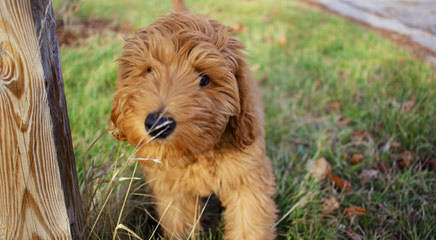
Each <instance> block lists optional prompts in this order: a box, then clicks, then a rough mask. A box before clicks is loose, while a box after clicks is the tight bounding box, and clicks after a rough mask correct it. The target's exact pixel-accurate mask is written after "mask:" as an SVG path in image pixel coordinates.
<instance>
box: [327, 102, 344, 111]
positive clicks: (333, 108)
mask: <svg viewBox="0 0 436 240" xmlns="http://www.w3.org/2000/svg"><path fill="white" fill-rule="evenodd" d="M340 110H341V103H340V102H338V101H334V102H332V103H330V104H329V105H327V107H326V111H327V112H330V113H331V112H332V113H338V112H339V111H340Z"/></svg>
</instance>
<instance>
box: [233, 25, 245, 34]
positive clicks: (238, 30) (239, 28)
mask: <svg viewBox="0 0 436 240" xmlns="http://www.w3.org/2000/svg"><path fill="white" fill-rule="evenodd" d="M233 29H235V32H236V33H246V32H248V27H247V26H246V25H245V24H243V23H237V24H236V26H235V27H234V28H233Z"/></svg>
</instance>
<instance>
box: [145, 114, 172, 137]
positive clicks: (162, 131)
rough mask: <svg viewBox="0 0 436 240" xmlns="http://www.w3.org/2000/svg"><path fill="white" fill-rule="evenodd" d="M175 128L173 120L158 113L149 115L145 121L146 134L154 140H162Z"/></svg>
mask: <svg viewBox="0 0 436 240" xmlns="http://www.w3.org/2000/svg"><path fill="white" fill-rule="evenodd" d="M175 128H176V121H174V119H173V118H167V117H163V116H162V114H161V113H159V112H153V113H150V114H149V115H148V116H147V118H146V119H145V129H146V130H147V133H148V134H149V135H150V136H152V137H155V138H161V139H164V138H166V137H168V136H169V135H170V134H171V133H172V132H173V131H174V129H175Z"/></svg>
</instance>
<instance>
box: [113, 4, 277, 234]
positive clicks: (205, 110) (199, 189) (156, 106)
mask: <svg viewBox="0 0 436 240" xmlns="http://www.w3.org/2000/svg"><path fill="white" fill-rule="evenodd" d="M243 49H244V46H243V44H242V43H241V42H239V41H238V40H236V39H235V38H233V37H232V36H231V28H229V27H226V26H224V25H221V24H220V23H218V22H217V21H215V20H212V19H208V18H206V17H202V16H197V15H194V14H191V13H189V12H187V11H183V12H182V11H180V12H174V13H171V14H169V15H167V16H163V17H161V18H159V19H158V20H157V21H156V22H154V23H152V24H151V25H149V26H147V27H145V28H142V29H140V30H138V31H137V32H136V34H134V36H132V37H130V38H129V39H127V40H126V44H125V46H124V48H123V51H122V55H121V57H120V58H119V59H118V62H119V76H118V80H117V82H116V85H117V90H116V93H115V97H114V100H113V108H112V112H111V121H112V123H113V126H114V128H115V129H117V131H114V136H115V137H116V138H117V139H119V140H126V141H128V142H129V143H130V144H131V145H133V146H135V148H136V150H137V153H136V154H137V158H138V159H150V158H153V159H156V158H157V159H160V162H153V161H146V160H143V161H140V163H141V166H142V169H143V172H144V176H145V178H146V180H147V182H148V184H149V185H150V187H151V189H152V193H153V195H154V198H155V199H156V209H157V212H158V214H159V217H160V219H161V225H162V227H163V229H164V230H165V233H166V235H167V237H168V238H170V239H177V238H183V237H187V236H188V235H189V233H190V232H191V230H192V229H194V230H195V232H196V230H200V228H201V227H200V225H199V224H197V221H196V217H197V216H198V214H199V212H200V209H199V207H198V204H197V203H198V199H199V198H200V197H205V196H209V195H210V194H211V193H212V192H214V193H216V194H217V196H218V197H219V199H220V200H221V202H222V205H223V206H224V207H225V211H224V217H225V223H226V226H225V236H224V239H229V240H230V239H232V240H235V239H249V240H254V239H274V237H275V230H274V227H273V225H274V221H275V219H276V212H277V211H276V207H275V204H274V201H273V200H272V198H271V197H272V195H273V194H274V193H275V183H274V175H273V173H272V168H271V163H270V161H269V159H268V158H267V157H266V156H265V142H264V137H265V133H264V130H263V123H264V116H263V105H262V100H261V95H260V92H259V90H258V87H257V85H256V82H255V81H254V80H253V77H252V76H251V73H250V71H249V68H248V66H247V63H246V62H245V60H244V58H245V56H244V54H243V53H242V51H243ZM200 74H207V75H208V76H209V77H210V79H211V82H210V84H209V85H208V86H206V87H204V88H201V87H200V86H199V75H200ZM155 111H160V112H163V113H164V116H170V117H172V118H174V119H175V121H176V122H177V127H176V128H175V130H174V132H173V133H172V134H171V135H170V136H169V137H167V138H166V139H154V140H152V141H151V139H150V138H151V137H150V136H149V135H148V134H147V131H146V129H145V127H144V120H145V119H146V117H147V115H148V114H150V113H151V112H155Z"/></svg>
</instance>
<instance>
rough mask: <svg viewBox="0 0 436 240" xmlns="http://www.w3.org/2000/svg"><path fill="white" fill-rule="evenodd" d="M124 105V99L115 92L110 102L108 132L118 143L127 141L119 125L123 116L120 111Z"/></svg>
mask: <svg viewBox="0 0 436 240" xmlns="http://www.w3.org/2000/svg"><path fill="white" fill-rule="evenodd" d="M124 105H125V97H123V96H122V94H121V93H120V92H119V91H117V92H116V94H115V97H114V100H113V102H112V111H111V122H110V123H109V128H108V130H109V131H110V132H111V133H112V135H113V136H114V137H115V138H116V139H118V140H119V141H127V137H126V135H125V134H124V131H123V129H122V126H121V124H120V123H121V121H122V119H123V115H124V113H123V111H122V109H123V106H124Z"/></svg>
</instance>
